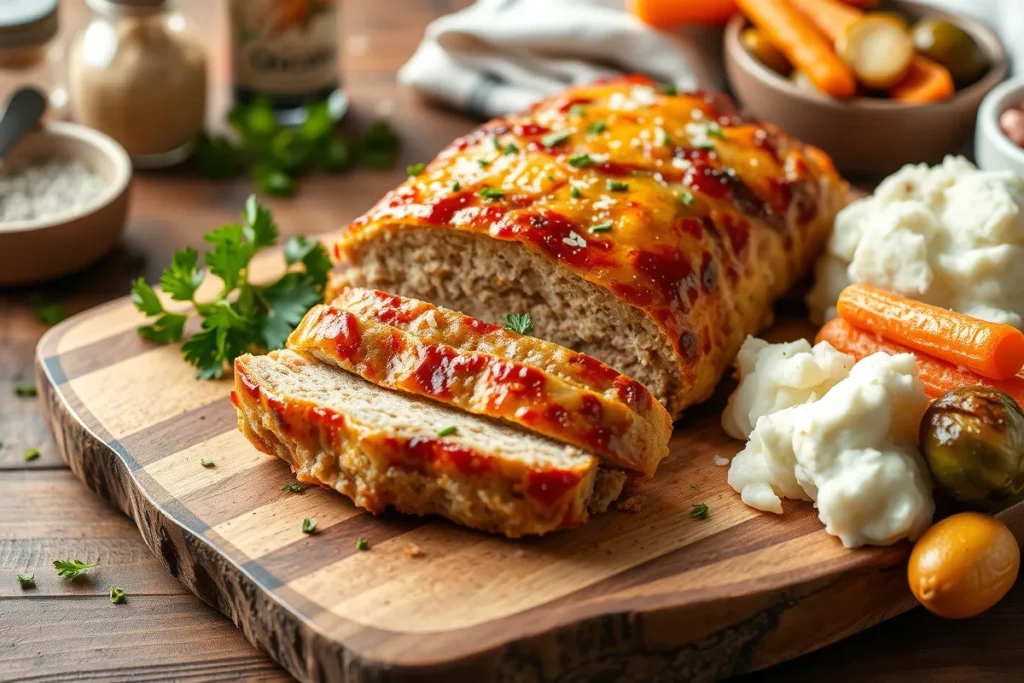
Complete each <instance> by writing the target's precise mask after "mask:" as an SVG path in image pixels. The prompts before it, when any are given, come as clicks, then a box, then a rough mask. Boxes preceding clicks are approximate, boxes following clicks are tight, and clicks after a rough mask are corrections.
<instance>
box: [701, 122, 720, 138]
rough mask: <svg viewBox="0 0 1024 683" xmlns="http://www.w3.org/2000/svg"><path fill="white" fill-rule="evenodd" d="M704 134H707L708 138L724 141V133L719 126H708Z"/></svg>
mask: <svg viewBox="0 0 1024 683" xmlns="http://www.w3.org/2000/svg"><path fill="white" fill-rule="evenodd" d="M704 132H705V133H706V134H707V136H708V137H711V138H718V139H719V140H724V139H725V131H723V130H722V127H721V126H716V125H710V126H708V128H707V130H706V131H704Z"/></svg>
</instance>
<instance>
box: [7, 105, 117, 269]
mask: <svg viewBox="0 0 1024 683" xmlns="http://www.w3.org/2000/svg"><path fill="white" fill-rule="evenodd" d="M7 159H9V160H10V161H16V160H19V159H28V160H32V161H46V160H51V159H77V160H78V161H81V162H82V163H83V164H85V165H86V166H87V167H88V168H89V169H90V170H91V171H92V172H93V173H95V174H97V175H98V176H100V177H101V178H102V179H103V180H104V181H105V186H104V189H103V190H102V191H101V192H99V193H98V194H97V195H96V196H95V197H94V198H93V199H92V200H91V201H89V202H86V203H85V204H83V205H82V206H79V207H75V208H74V209H72V210H70V211H68V212H65V213H60V214H56V215H53V216H48V217H46V218H39V219H34V220H28V221H10V222H0V286H3V285H21V284H29V283H33V282H41V281H43V280H50V279H53V278H56V277H60V276H61V275H67V274H68V273H73V272H75V271H78V270H81V269H82V268H84V267H86V266H87V265H89V264H90V263H92V262H94V261H96V260H97V259H98V258H99V257H100V256H102V255H103V254H105V253H106V252H107V251H109V250H110V249H111V248H112V247H113V246H114V245H115V244H117V241H118V239H119V238H120V236H121V231H122V230H123V229H124V224H125V217H126V216H127V213H128V194H129V187H130V185H131V179H132V165H131V161H130V160H129V159H128V154H127V153H126V152H125V151H124V148H123V147H121V145H119V144H117V143H116V142H114V140H112V139H111V138H110V137H108V136H106V135H104V134H103V133H100V132H99V131H96V130H93V129H92V128H88V127H86V126H81V125H78V124H75V123H65V122H61V121H51V122H47V123H45V124H43V125H42V127H40V128H39V129H38V130H36V131H33V132H31V133H29V134H28V135H26V136H25V137H24V138H22V139H21V140H20V141H19V142H18V144H17V145H16V146H15V147H14V149H12V150H11V151H10V152H9V154H8V156H7Z"/></svg>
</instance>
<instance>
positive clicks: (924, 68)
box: [789, 0, 955, 104]
mask: <svg viewBox="0 0 1024 683" xmlns="http://www.w3.org/2000/svg"><path fill="white" fill-rule="evenodd" d="M789 1H790V2H791V3H793V6H794V7H796V8H797V9H798V10H800V12H801V13H802V14H803V15H804V16H805V17H806V18H807V19H808V20H809V21H810V22H811V23H812V24H814V25H815V26H817V27H818V30H819V31H821V32H822V33H824V34H825V35H826V36H828V38H829V40H831V41H832V42H833V43H836V42H839V41H840V40H841V39H842V38H843V37H844V36H845V35H846V31H847V29H849V28H850V26H851V25H852V24H853V23H854V22H856V21H857V20H859V19H861V18H862V17H863V16H864V12H862V11H861V10H859V9H857V8H856V7H853V6H852V5H861V6H863V4H861V3H857V2H845V1H841V0H789ZM954 90H955V89H954V87H953V77H952V76H951V75H950V73H949V69H947V68H946V67H944V66H942V65H941V64H938V63H936V62H933V61H931V60H930V59H928V58H927V57H922V56H921V55H914V58H913V59H912V60H911V61H910V69H908V70H907V74H906V75H905V76H904V77H903V80H902V81H900V82H899V83H897V84H896V85H894V86H892V87H891V88H889V89H888V90H887V91H886V92H888V94H889V97H891V98H892V99H894V100H898V101H900V102H907V103H909V104H922V103H926V102H939V101H941V100H944V99H946V98H948V97H950V96H952V95H953V92H954Z"/></svg>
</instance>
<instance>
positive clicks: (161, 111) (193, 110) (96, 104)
mask: <svg viewBox="0 0 1024 683" xmlns="http://www.w3.org/2000/svg"><path fill="white" fill-rule="evenodd" d="M86 2H87V4H88V5H89V7H90V8H91V9H92V10H93V17H92V21H90V23H89V25H88V26H86V28H85V29H84V30H83V31H82V32H81V33H79V34H78V35H77V36H76V37H75V39H74V41H73V42H72V44H71V47H70V54H69V59H68V83H69V86H70V90H71V109H72V113H73V115H74V116H75V118H76V119H77V120H78V121H79V122H80V123H83V124H85V125H87V126H90V127H92V128H95V129H97V130H99V131H102V132H104V133H106V134H107V135H109V136H110V137H112V138H114V139H115V140H117V141H118V142H119V143H121V145H122V146H123V147H124V148H125V150H126V151H127V152H128V155H129V156H130V157H131V159H132V163H133V164H134V165H135V166H136V168H160V167H164V166H170V165H172V164H176V163H178V162H180V161H182V160H184V159H185V158H187V157H188V156H189V154H191V152H192V147H193V144H194V141H195V138H196V136H197V135H198V134H199V133H200V132H202V130H203V127H204V124H205V118H206V53H205V51H204V49H203V46H202V44H201V43H200V42H199V40H198V39H196V38H195V37H194V36H193V35H192V33H191V31H190V30H189V27H188V24H187V23H186V21H185V18H184V17H183V16H182V15H181V13H180V12H179V11H178V2H177V0H86Z"/></svg>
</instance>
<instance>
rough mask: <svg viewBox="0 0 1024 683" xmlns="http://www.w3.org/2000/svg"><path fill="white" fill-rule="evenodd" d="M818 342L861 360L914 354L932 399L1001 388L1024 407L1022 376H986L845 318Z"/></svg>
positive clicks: (831, 324)
mask: <svg viewBox="0 0 1024 683" xmlns="http://www.w3.org/2000/svg"><path fill="white" fill-rule="evenodd" d="M814 341H815V342H816V343H817V342H820V341H827V342H828V343H829V344H831V345H832V346H833V347H835V349H836V350H837V351H842V352H843V353H848V354H850V355H851V356H853V357H854V358H856V359H857V360H861V359H862V358H867V357H868V356H870V355H871V354H873V353H878V352H879V351H881V352H883V353H888V354H889V355H896V354H900V353H910V354H913V356H914V358H915V359H916V360H917V371H918V375H919V376H920V378H921V381H922V382H924V393H925V394H927V395H928V398H931V399H936V398H938V397H939V396H942V395H943V394H944V393H946V392H947V391H952V390H953V389H961V388H963V387H969V386H974V385H975V384H984V385H987V386H990V387H995V388H996V389H999V390H1000V391H1002V392H1004V393H1006V394H1008V395H1009V396H1011V397H1013V400H1015V401H1017V403H1019V404H1021V405H1022V406H1024V378H1022V377H1012V378H1010V379H1007V380H1001V381H1000V380H992V379H989V378H987V377H982V376H981V375H978V374H975V373H973V372H970V371H968V370H963V369H961V368H958V367H956V366H955V365H950V364H949V363H947V362H945V361H942V360H939V359H938V358H933V357H931V356H929V355H927V354H925V353H921V352H919V351H915V350H914V349H910V348H907V347H906V346H901V345H899V344H895V343H893V342H891V341H886V340H885V339H882V338H881V337H878V336H877V335H875V334H872V333H871V332H866V331H864V330H859V329H857V328H856V327H854V326H853V325H851V324H850V323H848V322H847V321H845V320H843V319H842V318H835V319H834V320H830V321H828V322H827V323H825V326H824V327H822V328H821V329H820V330H819V331H818V336H817V337H816V338H815V340H814Z"/></svg>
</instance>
